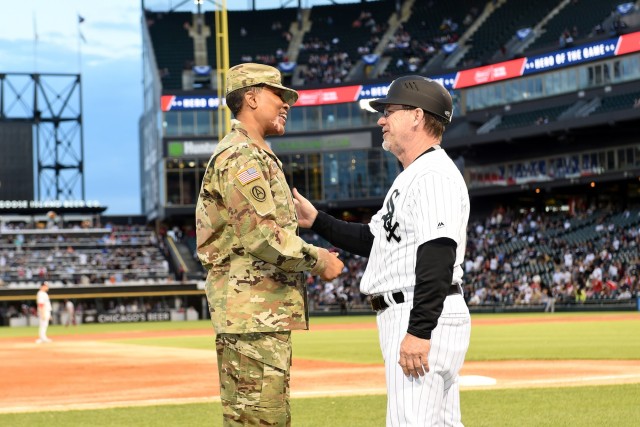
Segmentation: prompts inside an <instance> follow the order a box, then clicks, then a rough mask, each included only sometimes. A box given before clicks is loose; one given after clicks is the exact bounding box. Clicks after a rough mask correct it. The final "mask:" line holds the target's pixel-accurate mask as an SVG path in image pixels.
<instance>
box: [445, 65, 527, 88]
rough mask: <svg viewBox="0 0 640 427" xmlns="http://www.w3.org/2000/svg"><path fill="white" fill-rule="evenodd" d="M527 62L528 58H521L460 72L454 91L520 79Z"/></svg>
mask: <svg viewBox="0 0 640 427" xmlns="http://www.w3.org/2000/svg"><path fill="white" fill-rule="evenodd" d="M525 61H526V58H519V59H514V60H512V61H506V62H500V63H498V64H492V65H487V66H486V67H478V68H472V69H470V70H464V71H460V72H458V77H457V79H456V82H455V83H454V86H453V87H454V89H461V88H463V87H469V86H476V85H482V84H486V83H492V82H497V81H500V80H505V79H512V78H514V77H520V76H521V75H522V69H523V67H524V63H525Z"/></svg>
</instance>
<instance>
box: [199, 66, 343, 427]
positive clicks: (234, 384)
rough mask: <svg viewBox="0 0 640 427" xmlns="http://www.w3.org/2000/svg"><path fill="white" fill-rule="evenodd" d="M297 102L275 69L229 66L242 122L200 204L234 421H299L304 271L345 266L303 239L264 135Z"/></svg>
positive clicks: (329, 273)
mask: <svg viewBox="0 0 640 427" xmlns="http://www.w3.org/2000/svg"><path fill="white" fill-rule="evenodd" d="M297 99H298V93H297V92H296V91H294V90H292V89H289V88H287V87H284V86H282V84H281V80H280V72H279V71H278V70H277V69H275V68H273V67H270V66H267V65H261V64H251V63H247V64H240V65H237V66H234V67H232V68H231V69H229V72H228V74H227V85H226V101H227V106H228V107H229V109H230V110H231V113H232V114H233V116H234V118H235V119H237V120H233V126H232V129H231V132H230V133H229V134H228V135H227V136H225V138H224V139H222V141H220V143H219V144H218V146H217V148H216V150H215V152H214V153H213V155H212V157H211V159H210V160H209V164H208V166H207V170H206V172H205V175H204V177H203V180H202V186H201V188H200V195H199V197H198V203H197V206H196V230H197V241H198V247H197V251H198V257H199V258H200V261H201V262H202V264H203V266H204V267H205V268H206V269H207V271H208V273H207V281H206V294H207V300H208V302H209V311H210V313H211V320H212V323H213V327H214V329H215V332H216V351H217V356H218V373H219V375H220V398H221V401H222V411H223V424H224V425H225V426H240V425H242V426H244V425H264V426H285V425H287V426H289V425H290V424H291V412H290V407H289V368H290V365H291V331H292V330H295V329H308V328H309V316H308V308H307V293H306V287H305V281H304V274H303V272H304V271H311V273H312V274H318V275H320V277H322V279H324V280H332V279H334V278H335V277H337V276H338V275H339V274H340V272H341V271H342V268H343V267H344V264H343V263H342V261H340V260H339V259H338V258H337V257H336V256H334V254H331V253H330V252H328V251H327V250H326V249H322V248H318V247H315V246H313V245H310V244H308V243H305V242H304V241H303V240H302V239H301V238H300V237H298V235H297V231H298V220H297V217H296V213H295V207H294V204H293V198H292V195H291V191H290V189H289V187H288V186H287V182H286V179H285V176H284V173H283V171H282V163H281V162H280V160H279V159H278V158H277V157H276V155H275V154H274V153H273V152H272V151H271V149H270V148H269V146H268V145H267V143H266V142H265V139H264V138H265V137H266V136H268V135H282V134H284V131H285V125H286V122H287V114H288V112H289V109H290V108H291V106H292V105H293V104H294V103H295V102H296V100H297Z"/></svg>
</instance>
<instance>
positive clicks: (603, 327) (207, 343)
mask: <svg viewBox="0 0 640 427" xmlns="http://www.w3.org/2000/svg"><path fill="white" fill-rule="evenodd" d="M619 314H620V313H610V314H608V313H598V314H597V316H599V319H598V320H597V321H575V322H569V321H566V320H565V318H569V317H570V318H575V317H576V316H580V314H577V313H572V314H570V315H568V314H559V313H554V314H545V315H542V314H533V315H532V314H528V315H506V314H505V315H474V316H472V319H473V321H475V322H476V323H475V324H474V326H473V329H472V339H471V345H470V348H469V352H468V354H467V360H468V361H484V360H514V359H515V360H519V359H548V360H561V359H611V360H617V359H631V360H638V359H640V334H639V333H638V331H640V316H638V315H637V314H635V316H636V317H635V318H634V319H632V320H625V321H606V320H607V318H608V317H612V316H618V315H619ZM584 316H593V314H585V315H584ZM538 318H539V319H541V320H544V322H539V323H536V322H535V320H536V319H538ZM522 319H530V320H532V321H533V322H531V323H521V322H519V321H521V320H522ZM484 320H487V321H496V320H499V321H501V322H504V323H505V324H483V321H484ZM549 320H554V321H552V322H549ZM555 320H557V321H555ZM336 323H367V324H371V325H374V324H375V320H374V318H373V317H372V316H352V317H335V318H329V317H320V318H313V319H312V323H311V331H305V332H296V333H294V357H297V358H305V359H318V360H333V361H341V362H358V363H382V359H381V356H380V348H379V345H378V339H377V331H376V330H375V328H373V329H353V330H340V331H330V330H315V331H314V330H313V327H314V325H323V324H336ZM207 328H210V325H209V323H208V322H206V321H201V322H175V323H145V324H119V325H81V326H79V327H77V328H63V327H60V326H52V327H51V328H50V336H52V337H56V336H61V335H71V334H73V335H83V334H100V333H108V332H114V331H115V332H117V331H131V330H159V331H161V330H173V331H185V334H184V336H176V337H158V338H144V339H121V338H120V339H114V340H113V341H114V342H122V343H127V344H134V345H144V346H166V347H182V348H199V349H211V350H212V349H213V332H212V333H211V336H210V337H207V336H206V335H205V336H189V332H188V331H189V330H193V329H207ZM35 335H36V330H35V328H0V345H1V343H2V339H3V338H11V337H34V336H35ZM34 392H36V391H34ZM638 396H640V384H627V385H612V386H588V387H587V386H582V387H557V388H536V389H505V390H467V391H463V392H462V410H463V422H464V423H465V425H466V426H471V427H473V426H523V427H534V426H535V427H538V426H594V427H595V426H607V425H611V426H635V425H637V424H638V420H639V419H640V405H638ZM292 412H293V425H294V426H304V427H307V426H309V427H314V426H318V427H320V426H323V427H324V426H349V427H351V426H353V427H356V426H362V427H368V426H384V416H385V397H384V396H352V397H331V398H305V399H293V400H292ZM0 425H1V426H5V425H6V426H86V425H91V426H92V427H99V426H129V425H131V426H157V425H167V426H174V425H175V426H182V425H196V426H199V425H220V406H219V403H200V404H185V405H163V406H147V407H129V408H115V409H103V410H85V411H66V412H38V413H20V414H0Z"/></svg>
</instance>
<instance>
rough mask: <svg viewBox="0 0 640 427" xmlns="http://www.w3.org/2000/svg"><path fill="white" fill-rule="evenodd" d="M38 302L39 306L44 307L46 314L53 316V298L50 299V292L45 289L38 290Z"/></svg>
mask: <svg viewBox="0 0 640 427" xmlns="http://www.w3.org/2000/svg"><path fill="white" fill-rule="evenodd" d="M32 295H33V294H32ZM36 302H37V304H38V307H40V306H42V307H43V309H44V314H45V316H47V317H48V316H51V300H49V294H48V293H46V292H45V291H38V293H37V294H36Z"/></svg>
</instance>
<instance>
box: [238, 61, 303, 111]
mask: <svg viewBox="0 0 640 427" xmlns="http://www.w3.org/2000/svg"><path fill="white" fill-rule="evenodd" d="M259 84H265V85H268V86H271V87H275V88H278V89H282V98H283V99H284V100H285V102H286V103H287V104H289V105H293V104H295V103H296V101H297V100H298V92H296V91H295V90H293V89H289V88H288V87H285V86H283V85H282V77H281V76H280V71H278V69H277V68H274V67H271V66H269V65H264V64H253V63H245V64H239V65H236V66H233V67H231V68H229V71H227V91H226V95H229V94H230V93H231V92H233V91H234V90H238V89H242V88H243V87H247V86H256V85H259Z"/></svg>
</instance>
